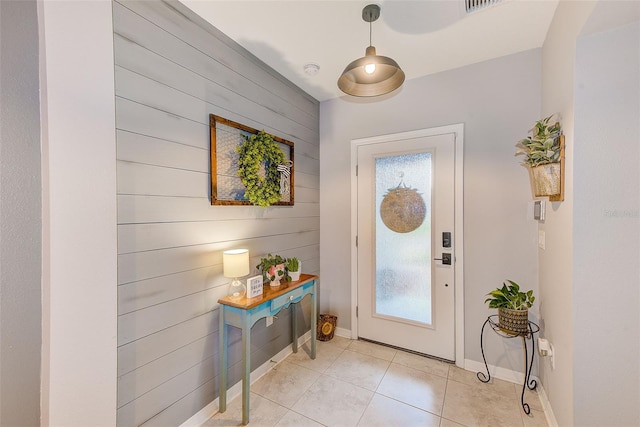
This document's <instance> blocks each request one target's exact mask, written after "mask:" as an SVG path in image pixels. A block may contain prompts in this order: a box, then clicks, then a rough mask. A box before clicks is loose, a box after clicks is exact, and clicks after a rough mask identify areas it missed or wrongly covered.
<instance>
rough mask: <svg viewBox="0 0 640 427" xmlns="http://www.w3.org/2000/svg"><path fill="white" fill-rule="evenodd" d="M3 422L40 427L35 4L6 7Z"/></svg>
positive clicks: (1, 117) (1, 39)
mask: <svg viewBox="0 0 640 427" xmlns="http://www.w3.org/2000/svg"><path fill="white" fill-rule="evenodd" d="M0 89H1V92H0V124H1V125H0V126H1V127H0V141H1V142H0V355H1V356H0V357H1V358H0V425H3V426H34V425H39V424H40V357H41V350H40V347H41V335H42V334H41V322H42V309H41V290H40V286H41V284H40V281H41V255H40V254H41V251H42V243H41V235H40V233H41V222H42V216H41V201H40V200H41V197H42V192H41V188H40V187H41V173H40V163H41V159H40V101H39V83H38V18H37V13H36V2H35V1H2V2H0Z"/></svg>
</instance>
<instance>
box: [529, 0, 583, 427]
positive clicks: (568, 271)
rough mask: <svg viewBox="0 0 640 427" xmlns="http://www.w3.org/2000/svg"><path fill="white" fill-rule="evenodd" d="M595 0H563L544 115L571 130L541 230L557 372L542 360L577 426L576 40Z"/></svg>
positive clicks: (550, 47) (549, 47)
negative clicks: (561, 186) (558, 196)
mask: <svg viewBox="0 0 640 427" xmlns="http://www.w3.org/2000/svg"><path fill="white" fill-rule="evenodd" d="M594 6H595V2H560V3H559V5H558V8H557V9H556V14H555V16H554V19H553V21H552V23H551V27H550V28H549V32H548V33H547V38H546V40H545V43H544V46H543V48H542V109H541V111H540V117H546V116H547V115H550V114H552V113H559V115H560V122H561V123H562V126H563V131H564V134H565V159H566V162H565V167H566V169H565V192H564V194H565V200H564V201H563V202H554V203H549V205H548V207H547V216H546V220H545V221H544V223H542V224H540V227H539V228H540V231H543V232H544V233H545V240H546V249H545V250H539V252H538V255H539V260H540V272H539V274H540V298H539V299H538V301H539V306H540V315H541V326H542V328H543V329H542V332H541V336H543V337H546V338H547V339H549V340H550V341H551V342H552V343H553V345H554V346H555V355H554V357H555V364H556V368H555V370H553V371H552V370H551V364H550V362H549V360H548V359H544V360H543V361H541V362H540V375H541V379H542V383H543V385H544V388H545V391H546V393H547V395H548V397H549V400H550V402H551V405H552V407H553V410H554V414H555V417H556V419H557V421H558V423H559V424H560V425H573V404H572V402H573V360H574V353H573V309H572V307H573V277H572V265H573V259H572V255H573V252H572V251H573V242H572V235H573V227H572V221H573V219H572V217H573V185H574V184H573V183H574V177H573V164H574V152H573V140H574V136H573V127H574V126H573V121H574V118H573V116H574V112H573V110H574V107H573V106H574V103H573V96H574V95H573V88H574V68H575V40H576V37H577V35H578V34H579V33H580V31H581V30H582V27H583V26H584V23H585V22H586V20H587V18H588V17H589V15H590V14H591V12H592V10H593V8H594Z"/></svg>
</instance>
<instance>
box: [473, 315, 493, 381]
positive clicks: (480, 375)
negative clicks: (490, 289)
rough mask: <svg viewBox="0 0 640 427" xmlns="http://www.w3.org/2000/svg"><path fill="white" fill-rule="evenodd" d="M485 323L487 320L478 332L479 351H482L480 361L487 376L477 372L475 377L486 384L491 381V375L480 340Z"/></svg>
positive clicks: (486, 321) (487, 321)
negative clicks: (482, 362)
mask: <svg viewBox="0 0 640 427" xmlns="http://www.w3.org/2000/svg"><path fill="white" fill-rule="evenodd" d="M487 323H489V319H488V318H487V320H485V321H484V324H483V325H482V330H481V331H480V350H481V351H482V360H483V361H484V367H485V369H486V370H487V375H485V374H484V372H478V373H477V374H476V377H478V379H479V380H480V381H482V382H483V383H488V382H489V381H490V380H491V373H490V372H489V366H488V365H487V358H486V357H485V355H484V344H483V343H482V338H483V337H484V327H485V326H487Z"/></svg>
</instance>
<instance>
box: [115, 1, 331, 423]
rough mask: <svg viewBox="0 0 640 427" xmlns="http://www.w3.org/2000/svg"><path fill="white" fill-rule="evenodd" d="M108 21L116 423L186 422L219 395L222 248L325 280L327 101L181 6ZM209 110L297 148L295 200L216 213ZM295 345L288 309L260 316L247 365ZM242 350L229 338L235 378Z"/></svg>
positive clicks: (124, 4) (135, 6)
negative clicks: (275, 256)
mask: <svg viewBox="0 0 640 427" xmlns="http://www.w3.org/2000/svg"><path fill="white" fill-rule="evenodd" d="M113 13H114V45H115V68H116V69H115V73H116V126H117V129H116V132H117V142H118V147H117V171H118V190H117V191H118V194H117V200H118V425H119V426H138V425H148V426H152V425H163V426H166V425H179V424H180V423H182V422H183V421H185V420H186V419H188V418H189V417H191V416H192V415H193V414H195V413H196V412H198V411H199V410H200V409H201V408H202V407H204V406H205V405H206V404H208V403H209V402H211V401H212V400H214V399H215V398H216V397H217V394H218V385H217V378H218V374H219V372H218V367H217V360H218V353H219V348H218V303H217V300H218V298H220V297H221V296H224V295H225V293H226V288H227V284H228V279H225V278H224V277H223V276H222V251H223V250H226V249H230V248H238V247H245V248H248V249H249V251H250V254H251V262H252V265H256V264H258V261H259V258H260V256H262V255H264V254H266V253H268V252H271V253H279V254H281V255H283V256H296V257H298V258H299V259H300V260H301V261H302V263H303V267H304V271H305V272H306V273H316V274H317V273H318V269H319V256H320V254H319V241H320V234H319V228H320V221H319V160H318V159H319V104H318V102H317V101H316V100H314V99H313V98H311V97H310V96H309V95H307V94H305V93H304V92H302V91H301V90H300V89H298V88H297V87H295V86H294V85H292V84H291V83H290V82H288V81H286V80H285V79H284V78H283V77H281V76H279V75H278V74H276V73H275V72H274V71H273V70H271V69H270V68H269V67H267V66H266V65H265V64H264V63H262V62H260V61H259V60H257V59H256V58H255V57H254V56H253V55H251V54H250V53H248V52H247V51H245V50H244V49H243V48H241V47H240V46H239V45H237V44H236V43H235V42H233V41H232V40H230V39H229V38H228V37H226V36H225V35H224V34H222V33H220V32H219V31H218V30H217V29H215V28H213V27H212V26H211V25H209V24H207V23H206V22H204V21H203V20H202V19H201V18H199V17H198V16H197V15H195V14H194V13H192V12H191V11H190V10H189V9H187V8H186V7H184V6H183V5H182V4H180V3H177V2H173V1H170V2H164V1H154V2H149V1H135V2H133V1H124V0H123V1H120V0H119V1H114V3H113ZM209 114H217V115H220V116H222V117H225V118H228V119H230V120H234V121H237V122H240V123H243V124H246V125H248V126H251V127H254V128H256V129H265V130H266V131H267V132H270V133H272V134H274V135H277V136H280V137H282V138H285V139H288V140H290V141H293V142H294V143H295V160H296V165H295V173H296V177H295V185H296V188H295V194H296V200H295V206H293V207H272V208H267V209H262V208H258V207H253V206H211V205H210V201H209V191H210V189H209V186H210V184H209ZM302 307H303V310H301V311H302V313H300V311H299V313H300V315H299V316H300V320H302V321H304V322H305V325H306V329H308V326H309V323H310V322H309V320H310V319H309V312H310V302H309V299H308V298H307V299H306V300H304V301H303V303H302ZM303 329H305V328H303ZM302 332H304V331H302ZM289 343H290V312H289V310H284V311H283V312H281V313H280V315H279V318H278V320H276V322H275V323H274V325H273V326H271V327H269V328H266V327H265V323H264V321H261V322H259V323H258V324H256V325H255V326H254V328H253V330H252V346H251V351H252V366H253V367H254V368H255V367H257V366H259V365H260V364H262V363H264V362H266V361H268V360H269V359H270V358H271V357H272V356H273V355H274V354H276V353H277V352H278V351H280V350H282V349H283V348H284V347H286V346H287V344H289ZM240 351H241V345H240V335H239V333H238V331H233V333H232V334H231V336H230V345H229V359H230V378H231V380H232V381H233V382H235V381H237V380H239V379H240V369H241V367H240V357H241V354H240Z"/></svg>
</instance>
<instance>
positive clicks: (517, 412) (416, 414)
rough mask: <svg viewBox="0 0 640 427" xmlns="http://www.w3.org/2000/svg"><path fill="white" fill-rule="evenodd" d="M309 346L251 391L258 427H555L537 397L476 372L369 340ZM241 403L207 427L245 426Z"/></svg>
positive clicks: (237, 401)
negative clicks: (312, 354) (485, 381)
mask: <svg viewBox="0 0 640 427" xmlns="http://www.w3.org/2000/svg"><path fill="white" fill-rule="evenodd" d="M308 353H309V343H307V344H305V345H304V346H302V347H301V349H300V350H299V351H298V353H297V354H292V355H290V356H289V357H287V358H286V359H285V360H284V361H282V362H281V363H279V364H278V365H277V366H275V367H274V369H273V370H271V371H270V372H268V373H267V374H266V375H265V376H263V377H262V378H260V379H259V380H258V381H257V382H256V383H255V384H253V385H252V386H251V403H250V407H251V411H250V423H249V425H250V426H251V427H262V426H264V427H266V426H277V427H286V426H292V427H293V426H295V427H306V426H309V427H312V426H341V427H342V426H345V427H346V426H364V427H377V426H380V427H390V426H402V427H413V426H416V427H417V426H420V427H422V426H424V427H459V426H467V427H472V426H492V427H496V426H520V427H537V426H547V422H546V420H545V416H544V413H543V412H542V405H541V404H540V400H539V399H538V395H537V393H535V392H531V391H529V390H527V394H526V395H525V402H527V403H529V405H531V415H526V414H525V413H524V411H523V410H522V408H521V406H520V393H521V391H522V386H521V385H517V384H512V383H509V382H505V381H501V380H492V382H491V383H489V384H483V383H481V382H480V381H478V379H477V378H476V376H475V372H469V371H465V370H463V369H460V368H458V367H456V366H453V365H450V364H447V363H443V362H439V361H436V360H433V359H429V358H425V357H421V356H417V355H414V354H411V353H407V352H403V351H398V350H394V349H391V348H388V347H384V346H380V345H376V344H372V343H369V342H365V341H352V340H349V339H346V338H341V337H337V336H336V337H334V338H333V339H332V340H331V341H328V342H321V341H318V348H317V357H316V359H315V360H311V359H310V358H309V355H308ZM241 420H242V414H241V402H240V398H235V399H234V400H233V401H231V402H229V403H228V405H227V411H226V412H225V413H224V414H216V415H215V416H214V417H213V418H211V419H210V420H209V421H208V422H207V423H206V424H205V425H206V426H237V425H241Z"/></svg>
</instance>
